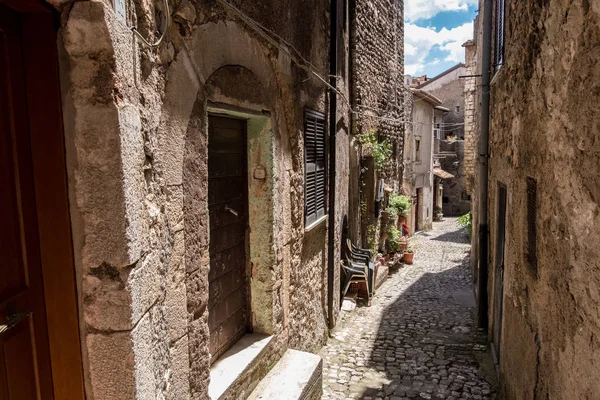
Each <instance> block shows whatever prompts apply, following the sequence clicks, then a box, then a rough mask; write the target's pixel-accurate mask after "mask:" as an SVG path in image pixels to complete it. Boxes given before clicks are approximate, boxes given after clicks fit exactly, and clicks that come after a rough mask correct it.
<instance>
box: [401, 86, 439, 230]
mask: <svg viewBox="0 0 600 400" xmlns="http://www.w3.org/2000/svg"><path fill="white" fill-rule="evenodd" d="M411 93H412V97H411V99H412V107H411V109H412V118H411V125H412V129H411V130H410V131H408V132H407V133H406V134H405V137H404V165H405V169H404V182H403V185H404V187H405V189H406V190H405V191H406V192H407V194H409V195H410V196H411V197H412V198H413V199H414V202H413V207H412V208H411V211H410V215H409V218H408V223H407V225H408V227H409V231H410V232H411V233H413V232H417V231H420V230H429V229H431V227H432V223H433V210H434V206H435V203H434V197H436V198H437V197H438V195H439V192H438V191H437V190H436V188H435V186H434V174H433V172H434V165H433V150H434V139H435V134H436V133H437V131H436V130H435V123H434V120H435V119H436V118H441V115H442V114H443V112H444V109H442V110H440V109H439V108H441V104H442V102H441V101H440V100H439V99H438V98H436V97H435V96H432V95H431V94H429V93H427V92H425V91H422V90H418V89H412V90H411ZM438 190H439V189H438Z"/></svg>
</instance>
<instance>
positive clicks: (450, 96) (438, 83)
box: [417, 63, 466, 140]
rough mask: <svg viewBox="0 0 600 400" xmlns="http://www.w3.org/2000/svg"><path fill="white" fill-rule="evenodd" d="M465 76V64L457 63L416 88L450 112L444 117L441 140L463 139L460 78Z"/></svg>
mask: <svg viewBox="0 0 600 400" xmlns="http://www.w3.org/2000/svg"><path fill="white" fill-rule="evenodd" d="M465 74H466V68H465V64H463V63H459V64H456V65H455V66H454V67H452V68H449V69H447V70H446V71H444V72H442V73H440V74H439V75H437V76H435V77H433V78H431V79H428V80H426V81H425V82H423V83H421V84H420V85H419V86H417V89H420V90H425V91H426V92H429V93H431V94H432V95H434V96H435V97H437V98H438V99H440V100H441V101H442V103H443V105H444V107H446V108H448V109H449V110H450V111H449V112H448V113H447V114H446V115H444V125H443V126H442V130H441V139H447V138H448V136H454V137H456V138H457V139H459V140H462V139H464V128H463V126H464V125H463V123H464V116H465V101H464V93H463V92H464V82H463V79H462V78H460V77H461V76H463V75H465Z"/></svg>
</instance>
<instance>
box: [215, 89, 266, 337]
mask: <svg viewBox="0 0 600 400" xmlns="http://www.w3.org/2000/svg"><path fill="white" fill-rule="evenodd" d="M206 114H207V118H208V115H214V116H222V117H230V118H238V119H244V120H246V124H247V128H246V129H247V139H246V140H247V142H246V151H247V161H248V168H247V173H248V177H247V185H248V194H247V196H248V200H247V201H248V230H247V232H246V263H247V268H246V270H247V271H249V277H250V285H249V288H250V291H249V292H250V309H251V327H252V331H253V332H255V333H262V334H266V335H272V334H273V333H274V323H273V298H272V290H273V288H272V283H273V282H272V279H271V270H272V268H273V267H275V264H276V261H275V251H274V247H273V246H274V242H273V236H274V223H275V218H274V198H275V194H274V189H275V175H276V171H275V163H274V157H275V154H274V152H275V136H274V134H273V121H272V120H271V113H270V112H269V111H266V110H260V111H258V110H253V109H249V108H243V107H239V106H234V105H230V104H227V103H218V102H211V101H209V102H207V107H206ZM265 209H266V210H268V212H267V213H264V210H265ZM265 238H270V239H271V240H265Z"/></svg>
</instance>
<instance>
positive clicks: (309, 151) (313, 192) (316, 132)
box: [304, 110, 327, 226]
mask: <svg viewBox="0 0 600 400" xmlns="http://www.w3.org/2000/svg"><path fill="white" fill-rule="evenodd" d="M325 162H326V156H325V118H324V116H323V115H322V114H320V113H317V112H315V111H309V110H307V111H306V112H305V115H304V171H305V172H304V173H305V176H304V222H305V226H308V225H310V224H312V223H313V222H315V221H316V220H318V219H319V218H321V217H322V216H323V215H325V204H326V199H325V195H326V193H327V188H326V179H325Z"/></svg>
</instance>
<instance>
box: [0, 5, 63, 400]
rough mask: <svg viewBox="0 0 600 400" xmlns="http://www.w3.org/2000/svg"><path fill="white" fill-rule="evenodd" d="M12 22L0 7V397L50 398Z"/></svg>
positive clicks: (20, 68) (16, 30)
mask: <svg viewBox="0 0 600 400" xmlns="http://www.w3.org/2000/svg"><path fill="white" fill-rule="evenodd" d="M19 21H20V15H19V14H17V13H15V12H13V11H12V10H10V9H9V8H7V7H5V6H3V5H2V4H0V246H1V253H0V254H1V257H0V267H1V270H0V324H1V326H2V327H0V398H1V399H11V400H17V399H18V400H28V399H52V398H53V389H52V376H51V367H50V353H49V343H48V330H47V322H46V310H45V300H44V288H43V280H42V270H41V258H40V246H39V237H38V221H37V214H36V199H35V194H34V193H35V192H34V182H33V169H32V159H31V142H30V135H29V124H28V110H27V100H26V91H25V78H24V65H23V52H22V40H21V33H22V32H21V29H20V23H19Z"/></svg>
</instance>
